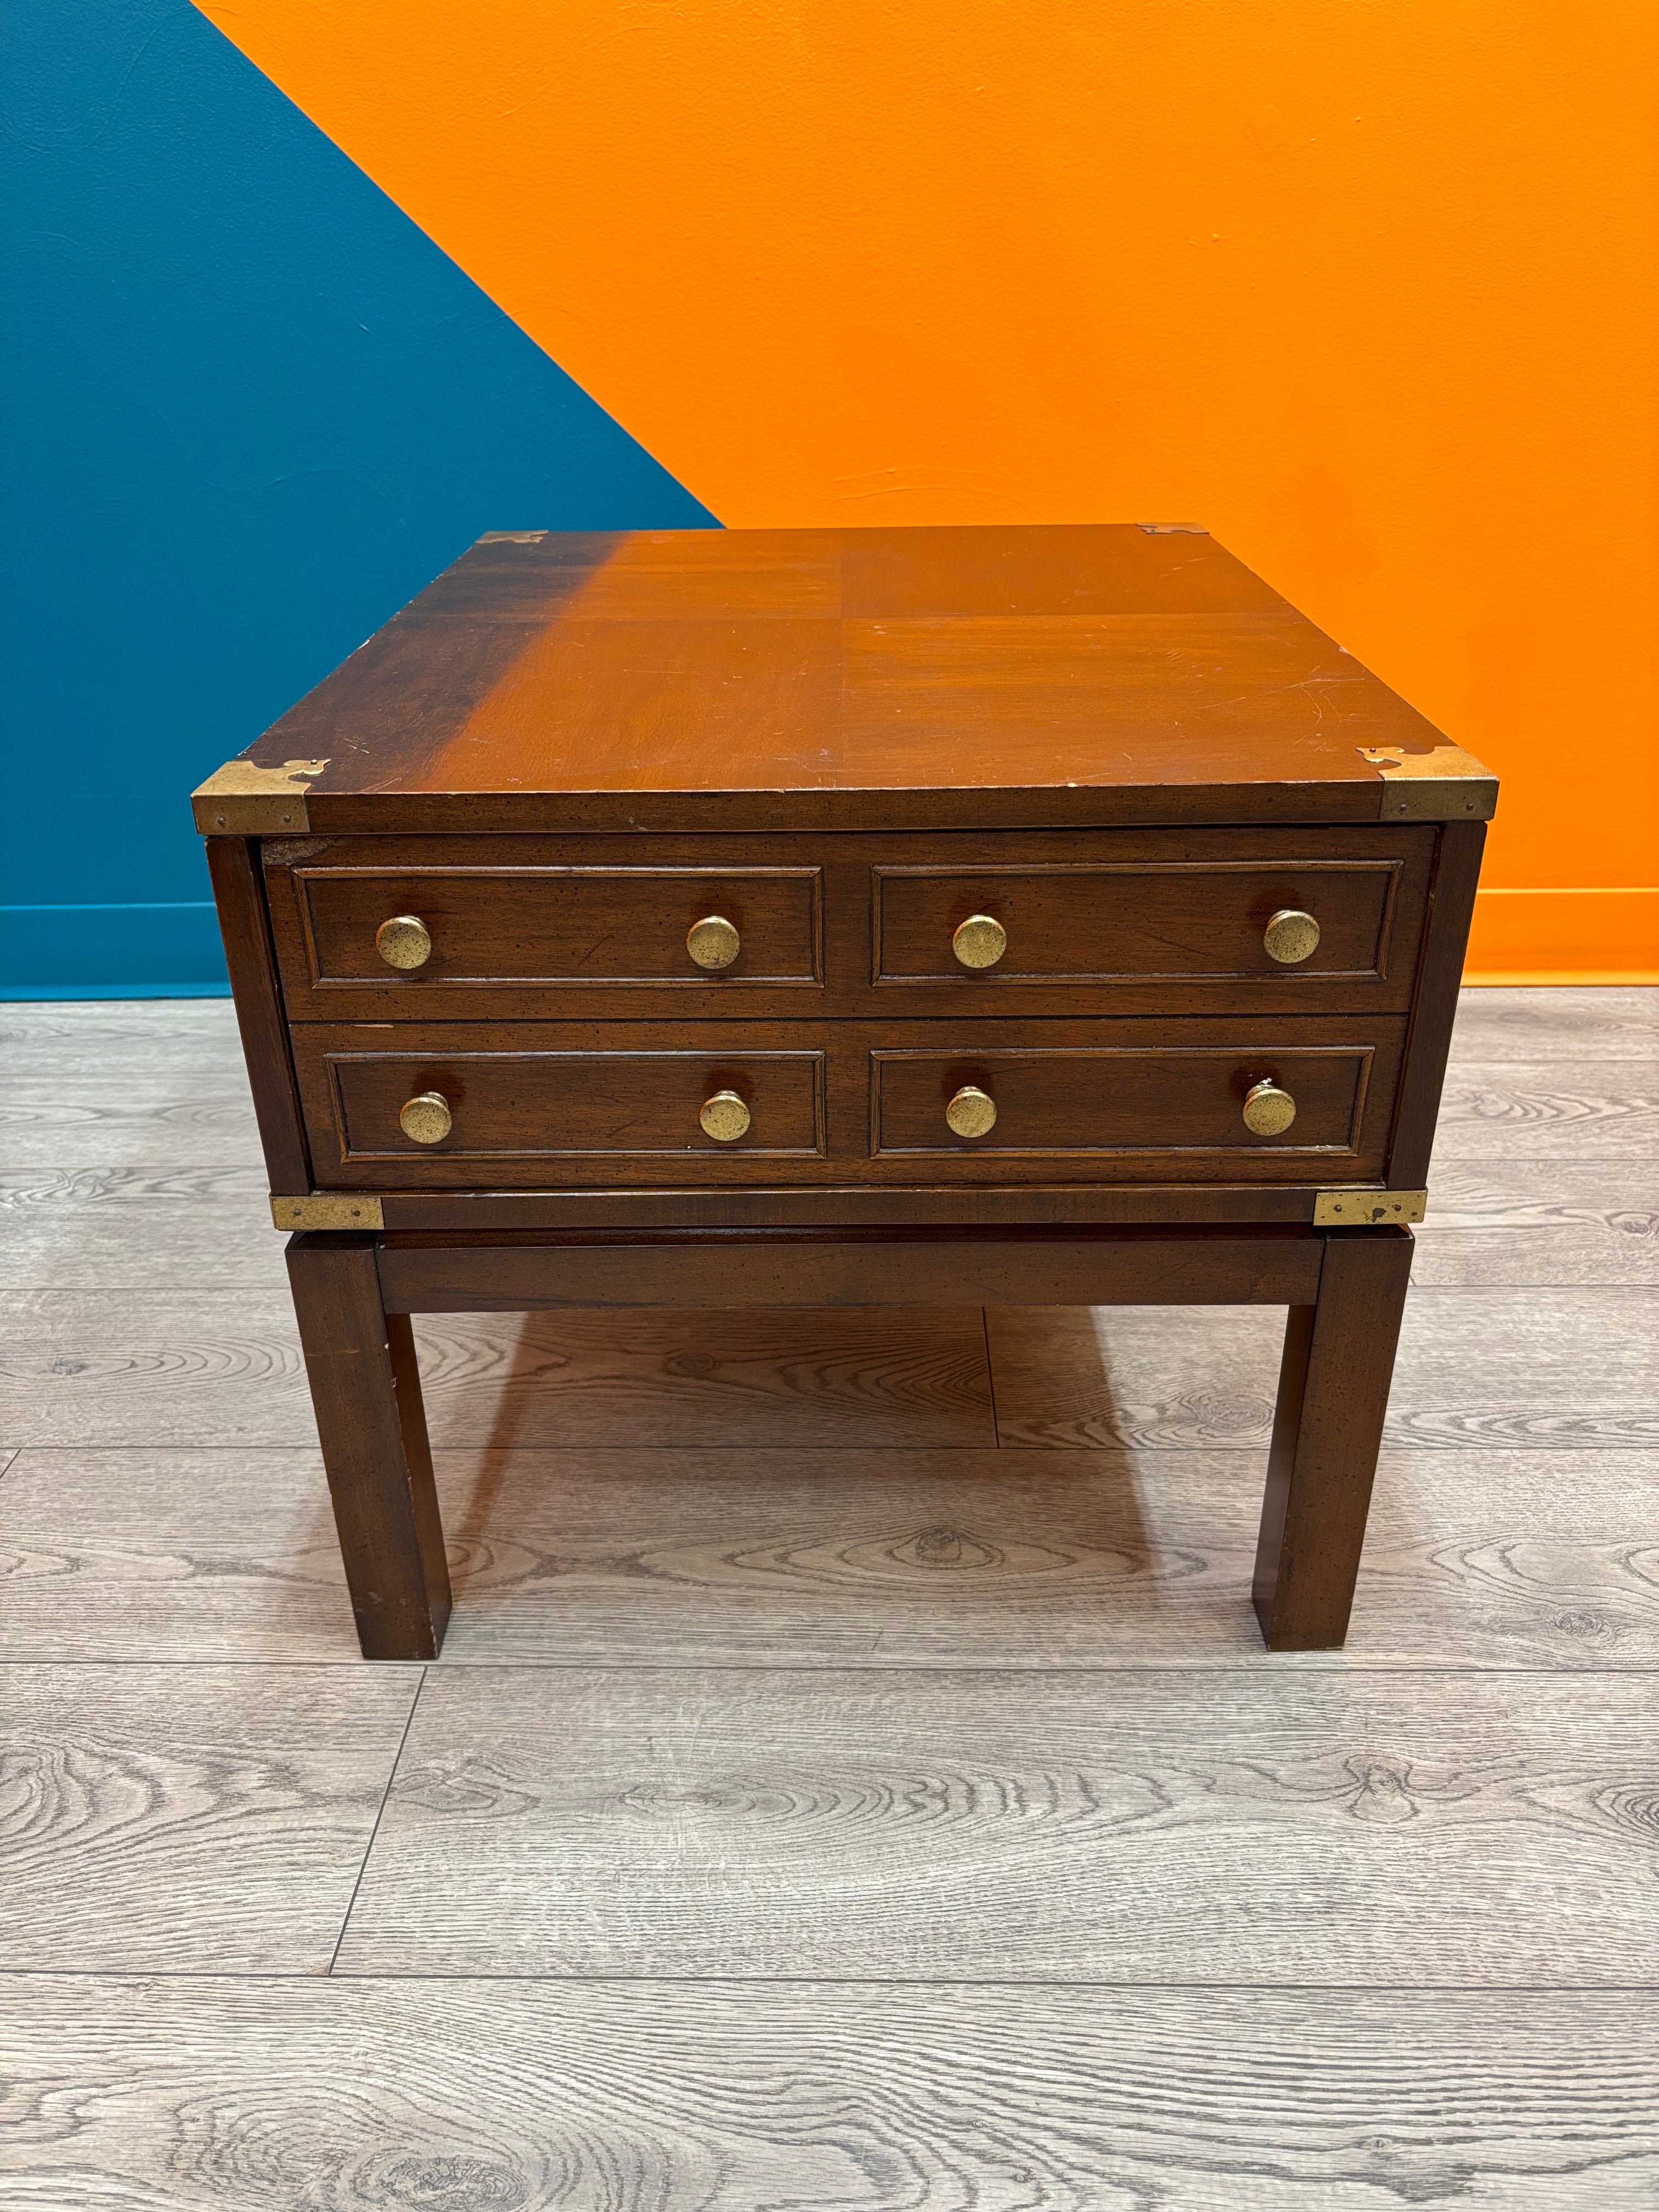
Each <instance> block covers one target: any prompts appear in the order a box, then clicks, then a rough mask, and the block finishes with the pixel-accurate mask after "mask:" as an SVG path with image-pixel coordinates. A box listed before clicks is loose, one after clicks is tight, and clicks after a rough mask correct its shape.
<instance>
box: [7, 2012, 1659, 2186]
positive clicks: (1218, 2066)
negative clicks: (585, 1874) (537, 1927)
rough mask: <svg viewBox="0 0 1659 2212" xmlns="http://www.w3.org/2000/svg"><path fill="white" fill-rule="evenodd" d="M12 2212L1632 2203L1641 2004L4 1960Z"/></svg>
mask: <svg viewBox="0 0 1659 2212" xmlns="http://www.w3.org/2000/svg"><path fill="white" fill-rule="evenodd" d="M0 2072H3V2074H4V2075H5V2077H6V2080H7V2082H8V2085H9V2093H8V2097H7V2101H6V2105H5V2107H4V2108H3V2109H4V2112H5V2114H6V2116H7V2117H6V2118H3V2119H0V2194H3V2195H4V2196H5V2197H6V2198H7V2201H8V2202H9V2203H18V2204H20V2205H21V2204H27V2206H29V2207H30V2208H31V2212H35V2209H36V2208H38V2212H46V2209H47V2208H51V2212H69V2208H70V2207H71V2206H73V2207H79V2206H81V2205H87V2204H100V2205H120V2206H123V2207H132V2208H135V2212H228V2208H234V2212H295V2208H297V2207H301V2206H304V2207H318V2208H323V2207H326V2208H327V2212H398V2208H404V2209H405V2212H413V2208H415V2207H417V2206H424V2207H429V2208H435V2212H485V2208H508V2209H509V2212H551V2208H552V2207H554V2206H555V2205H562V2206H568V2207H571V2208H583V2212H599V2208H601V2207H603V2208H604V2212H757V2208H758V2207H762V2206H768V2207H784V2206H788V2207H792V2208H802V2212H805V2208H807V2207H812V2208H817V2207H825V2208H827V2207H829V2206H836V2207H844V2208H849V2212H850V2208H859V2212H915V2208H918V2207H921V2206H930V2207H931V2206H937V2207H939V2208H941V2209H942V2212H969V2208H982V2212H1018V2208H1030V2209H1031V2212H1036V2208H1039V2207H1041V2208H1044V2212H1140V2208H1146V2207H1152V2206H1157V2207H1160V2208H1163V2212H1399V2208H1400V2207H1401V2205H1410V2204H1433V2205H1439V2204H1452V2203H1456V2204H1469V2205H1480V2206H1486V2207H1489V2208H1491V2212H1638V2208H1650V2206H1651V2205H1652V2203H1653V2202H1654V2200H1655V2197H1656V2194H1659V2038H1656V2031H1655V2027H1654V2013H1653V2008H1652V2005H1651V2002H1650V2000H1648V1999H1646V1998H1644V1996H1640V1995H1636V1994H1626V1993H1622V1992H1607V1991H1583V1990H1574V1991H1571V1992H1569V1993H1565V1994H1561V1995H1549V1994H1543V1993H1541V1994H1538V1995H1534V1996H1528V1998H1527V1999H1526V2000H1525V2001H1524V2002H1517V2001H1516V1999H1515V1998H1514V1997H1512V1996H1493V1995H1490V1994H1487V1993H1485V1992H1478V1991H1457V1992H1438V1991H1429V1992H1421V1993H1418V1992H1413V1991H1411V1990H1369V1991H1364V1992H1347V1991H1343V1990H1330V1989H1308V1990H1295V1991H1286V1992H1282V1993H1281V1992H1275V1991H1267V1990H1256V1991H1243V1990H1158V1991H1152V1992H1146V1991H1139V1990H1112V1991H1099V1990H1066V1989H1031V1988H1025V1989H1021V1988H1013V1989H1003V1990H987V1989H976V1988H957V1989H884V1988H874V1989H869V1990H857V1989H840V1988H826V1987H823V1986H822V1985H816V1986H815V1985H812V1984H800V1983H795V1984H788V1983H785V1984H778V1985H776V1986H774V1987H769V1988H761V1987H755V1986H752V1985H751V1986H748V1987H744V1988H741V1989H733V1988H732V1987H729V1986H727V1987H720V1986H708V1985H703V1986H681V1987H673V1986H667V1987H665V1986H661V1985H659V1986H656V1987H642V1986H640V1985H637V1984H635V1985H631V1986H630V1985H629V1984H599V1985H589V1986H571V1985H564V1986H553V1987H547V1986H537V1985H534V1984H522V1983H520V1984H513V1983H506V1984H503V1983H477V1982H464V1981H463V1982H446V1983H437V1984H429V1985H428V1986H427V1987H425V1988H422V1990H419V1991H418V1993H417V1992H414V1991H411V1990H410V1986H409V1984H407V1983H401V1982H397V1983H385V1984H383V1983H374V1982H354V1981H341V1980H333V1981H315V1982H286V1983H284V1982H252V1983H240V1984H237V1983H210V1982H199V1981H178V1982H167V1983H149V1984H119V1983H118V1984H111V1983H109V1982H102V1983H94V1982H88V1981H85V1980H77V1979H76V1978H71V1977H69V1976H56V1975H54V1976H48V1977H43V1978H39V1979H31V1980H29V1981H27V1982H20V1983H14V1984H11V1985H10V1986H9V1987H5V1988H0Z"/></svg>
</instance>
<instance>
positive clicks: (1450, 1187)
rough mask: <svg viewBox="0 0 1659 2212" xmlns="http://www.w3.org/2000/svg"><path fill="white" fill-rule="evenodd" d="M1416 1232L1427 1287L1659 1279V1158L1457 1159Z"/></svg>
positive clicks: (1438, 1183)
mask: <svg viewBox="0 0 1659 2212" xmlns="http://www.w3.org/2000/svg"><path fill="white" fill-rule="evenodd" d="M1416 1233H1417V1251H1416V1255H1415V1257H1414V1258H1413V1263H1412V1280H1413V1283H1416V1284H1419V1285H1442V1286H1446V1285H1454V1284H1455V1285H1460V1286H1464V1287H1467V1286H1471V1285H1483V1284H1492V1285H1497V1284H1512V1285H1516V1286H1517V1287H1532V1288H1561V1289H1568V1288H1573V1287H1577V1286H1583V1285H1594V1284H1607V1283H1632V1284H1636V1283H1639V1284H1647V1285H1653V1284H1659V1164H1649V1163H1647V1162H1642V1161H1630V1162H1620V1163H1609V1162H1602V1161H1593V1162H1577V1161H1565V1160H1553V1161H1551V1162H1550V1163H1549V1164H1548V1166H1547V1167H1546V1168H1541V1167H1540V1166H1539V1164H1537V1163H1536V1162H1534V1161H1526V1162H1505V1161H1474V1160H1447V1161H1445V1162H1443V1164H1441V1165H1439V1166H1437V1168H1436V1170H1435V1173H1434V1180H1433V1183H1432V1185H1431V1188H1430V1192H1429V1216H1428V1219H1427V1220H1426V1221H1425V1222H1424V1223H1423V1225H1422V1226H1421V1227H1420V1228H1419V1230H1418V1231H1417V1232H1416Z"/></svg>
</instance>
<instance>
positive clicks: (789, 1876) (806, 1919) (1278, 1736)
mask: <svg viewBox="0 0 1659 2212" xmlns="http://www.w3.org/2000/svg"><path fill="white" fill-rule="evenodd" d="M1295 1683H1296V1686H1295V1690H1294V1693H1293V1694H1292V1695H1291V1696H1288V1697H1287V1695H1286V1693H1285V1688H1284V1687H1283V1686H1282V1683H1281V1682H1280V1681H1279V1680H1276V1679H1274V1678H1273V1677H1272V1676H1271V1675H1269V1674H1266V1673H1252V1674H1246V1675H1242V1676H1240V1677H1238V1678H1237V1679H1236V1680H1231V1681H1228V1680H1226V1679H1225V1677H1222V1676H1218V1675H1214V1674H1211V1675H1208V1676H1204V1677H1200V1676H1196V1675H1194V1674H1188V1673H1175V1674H1151V1673H1142V1672H1137V1673H1134V1674H1115V1673H1087V1674H1005V1673H1001V1672H993V1671H987V1672H984V1673H974V1674H961V1673H945V1672H943V1671H939V1672H933V1673H926V1674H924V1673H921V1672H920V1671H918V1672H916V1673H915V1674H909V1675H908V1676H900V1675H897V1674H892V1673H884V1672H878V1671H860V1670H858V1669H850V1670H847V1671H838V1672H828V1671H826V1670H824V1669H822V1668H820V1669H817V1670H809V1671H789V1670H787V1669H786V1668H782V1667H776V1668H771V1669H768V1670H766V1671H765V1672H761V1671H759V1670H756V1669H752V1668H742V1669H730V1670H720V1671H715V1672H709V1673H704V1672H700V1671H697V1670H695V1669H690V1668H666V1669H663V1670H661V1671H655V1670H649V1669H645V1668H640V1669H635V1670H621V1669H616V1668H599V1669H592V1670H588V1669H580V1668H572V1669H568V1670H563V1671H562V1672H561V1673H560V1674H559V1675H558V1677H557V1680H556V1696H554V1697H550V1695H549V1691H550V1687H551V1686H552V1685H550V1680H549V1678H548V1676H547V1675H546V1674H545V1673H544V1671H542V1670H540V1669H536V1670H533V1671H531V1672H520V1671H514V1670H511V1669H507V1668H489V1667H467V1668H441V1669H437V1670H435V1671H434V1672H433V1673H432V1674H429V1675H428V1680H427V1684H426V1687H425V1690H424V1692H423V1693H422V1698H421V1701H420V1704H419V1705H418V1706H417V1707H416V1713H415V1718H414V1721H413V1722H412V1723H411V1725H410V1734H409V1739H408V1741H407V1743H406V1745H405V1747H404V1752H403V1754H402V1756H401V1758H400V1759H399V1761H398V1773H397V1776H396V1778H395V1779H394V1781H393V1784H392V1791H391V1794H390V1796H389V1797H388V1799H387V1802H386V1811H385V1813H384V1814H383V1815H382V1817H381V1820H380V1826H379V1828H378V1830H377V1831H376V1833H375V1838H374V1846H373V1848H372V1849H371V1850H370V1852H369V1856H368V1864H367V1866H366V1868H365V1870H364V1874H363V1879H362V1886H361V1887H360V1888H359V1890H358V1893H357V1898H356V1904H355V1905H354V1906H353V1908H352V1913H351V1919H350V1923H349V1926H348V1928H347V1929H346V1933H345V1936H344V1939H343V1942H342V1945H341V1949H340V1956H339V1961H338V1966H339V1970H340V1971H341V1972H346V1973H400V1974H404V1973H417V1974H433V1973H499V1974H526V1973H542V1974H555V1975H565V1974H578V1975H599V1976H605V1975H616V1974H647V1975H652V1976H666V1977H669V1978H683V1977H690V1978H701V1977H705V1976H715V1977H721V1976H737V1977H740V1978H748V1977H750V1976H756V1977H759V1978H773V1977H778V1976H786V1975H789V1974H803V1975H810V1976H823V1977H825V1978H829V1979H832V1980H860V1979H863V1978H866V1977H871V1976H875V1977H878V1978H882V1979H884V1980H896V1981H907V1980H932V1979H939V1978H946V1979H948V1978H952V1977H957V1976H961V1975H963V1974H964V1973H965V1972H970V1973H971V1976H972V1978H975V1979H996V1980H1003V1981H1059V1982H1067V1981H1090V1980H1094V1981H1127V1982H1137V1983H1146V1982H1158V1983H1194V1982H1212V1981H1240V1982H1261V1983H1271V1984H1285V1983H1302V1982H1307V1981H1318V1980H1322V1979H1323V1980H1328V1981H1331V1982H1335V1983H1364V1984H1370V1983H1376V1984H1389V1983H1394V1982H1397V1981H1399V1980H1400V1979H1401V1962H1402V1960H1406V1959H1407V1958H1418V1959H1421V1958H1424V1957H1428V1958H1431V1959H1432V1960H1434V1961H1435V1966H1434V1972H1435V1975H1436V1977H1437V1978H1438V1979H1443V1980H1446V1981H1449V1982H1452V1983H1455V1984H1460V1985H1462V1984H1472V1985H1476V1986H1482V1985H1485V1986H1501V1985H1509V1986H1512V1987H1526V1986H1527V1985H1528V1984H1534V1983H1537V1982H1541V1981H1542V1982H1547V1981H1552V1980H1560V1981H1565V1980H1571V1981H1572V1982H1573V1983H1575V1984H1578V1985H1580V1986H1592V1985H1595V1984H1613V1985H1617V1984H1625V1983H1627V1982H1628V1981H1629V1979H1630V1977H1631V1972H1632V1961H1633V1959H1634V1958H1635V1956H1636V1955H1637V1954H1642V1953H1644V1952H1645V1951H1646V1950H1648V1949H1649V1948H1650V1942H1651V1936H1652V1929H1653V1902H1652V1900H1653V1844H1654V1833H1653V1814H1652V1805H1653V1798H1654V1793H1655V1791H1656V1790H1659V1744H1656V1740H1655V1736H1654V1731H1653V1692H1652V1685H1651V1682H1650V1680H1649V1679H1648V1678H1647V1677H1646V1676H1644V1675H1639V1674H1601V1675H1573V1676H1571V1677H1570V1678H1565V1679H1564V1678H1561V1677H1558V1676H1556V1675H1553V1674H1532V1673H1523V1674H1449V1673H1448V1674H1416V1675H1413V1674H1404V1673H1390V1674H1373V1675H1370V1676H1365V1675H1364V1674H1358V1673H1356V1674H1352V1675H1343V1676H1338V1675H1334V1674H1311V1673H1310V1674H1298V1675H1297V1676H1296V1678H1295ZM1649 1963H1650V1962H1649ZM1638 1972H1646V1969H1645V1968H1638ZM1407 1978H1409V1976H1407Z"/></svg>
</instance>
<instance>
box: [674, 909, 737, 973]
mask: <svg viewBox="0 0 1659 2212" xmlns="http://www.w3.org/2000/svg"><path fill="white" fill-rule="evenodd" d="M685 949H686V951H688V952H689V953H690V955H691V957H692V958H693V959H694V960H695V961H696V963H697V965H698V967H699V968H729V967H730V966H731V965H732V962H733V961H734V960H735V959H736V958H737V957H738V953H739V952H741V951H742V950H743V939H741V938H740V937H739V936H738V933H737V931H736V929H735V928H734V927H733V926H732V923H731V922H729V921H727V920H726V916H725V915H723V914H706V915H704V916H703V918H702V921H694V922H693V923H692V925H691V927H690V929H688V930H687V931H686V933H685Z"/></svg>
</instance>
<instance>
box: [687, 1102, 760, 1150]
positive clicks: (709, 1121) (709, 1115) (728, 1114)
mask: <svg viewBox="0 0 1659 2212" xmlns="http://www.w3.org/2000/svg"><path fill="white" fill-rule="evenodd" d="M697 1119H698V1121H700V1122H701V1123H702V1133H703V1134H704V1136H705V1137H712V1138H713V1139H714V1142H715V1143H716V1144H717V1145H735V1144H736V1143H737V1141H738V1138H739V1137H746V1136H747V1135H748V1134H749V1121H750V1115H749V1109H748V1108H747V1107H746V1106H745V1105H744V1103H743V1101H742V1099H741V1098H739V1097H738V1094H737V1092H736V1091H716V1092H715V1093H714V1097H712V1098H705V1099H704V1100H703V1102H702V1112H701V1113H700V1114H699V1115H698V1116H697Z"/></svg>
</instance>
